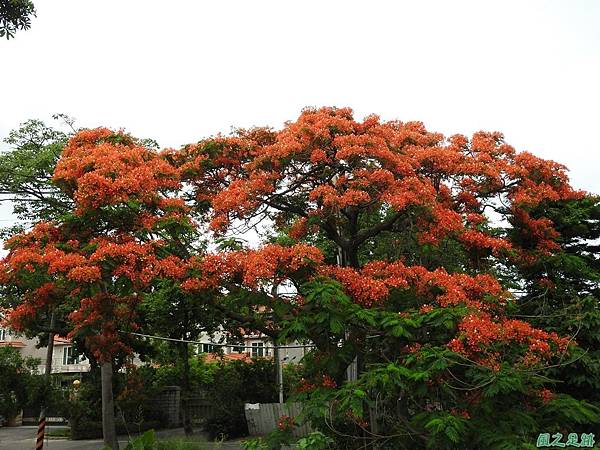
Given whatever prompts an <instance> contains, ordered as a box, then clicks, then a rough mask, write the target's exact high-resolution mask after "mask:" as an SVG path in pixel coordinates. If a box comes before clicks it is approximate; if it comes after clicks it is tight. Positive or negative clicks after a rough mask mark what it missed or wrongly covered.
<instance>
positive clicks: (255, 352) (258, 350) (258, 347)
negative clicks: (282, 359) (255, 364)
mask: <svg viewBox="0 0 600 450" xmlns="http://www.w3.org/2000/svg"><path fill="white" fill-rule="evenodd" d="M252 356H253V357H255V356H265V344H263V343H262V342H253V343H252Z"/></svg>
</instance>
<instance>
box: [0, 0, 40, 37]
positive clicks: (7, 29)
mask: <svg viewBox="0 0 600 450" xmlns="http://www.w3.org/2000/svg"><path fill="white" fill-rule="evenodd" d="M35 16H36V12H35V6H33V2H31V1H30V0H0V37H6V39H10V38H12V37H14V36H15V33H16V32H17V30H28V29H29V28H30V27H31V17H35Z"/></svg>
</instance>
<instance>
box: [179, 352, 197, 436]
mask: <svg viewBox="0 0 600 450" xmlns="http://www.w3.org/2000/svg"><path fill="white" fill-rule="evenodd" d="M179 355H180V357H181V359H182V360H183V361H182V362H183V380H182V386H181V415H182V419H183V431H184V432H185V434H186V436H190V435H192V434H194V427H193V426H192V415H191V411H190V401H189V400H190V394H191V392H190V361H189V357H190V355H189V351H188V343H187V342H180V343H179Z"/></svg>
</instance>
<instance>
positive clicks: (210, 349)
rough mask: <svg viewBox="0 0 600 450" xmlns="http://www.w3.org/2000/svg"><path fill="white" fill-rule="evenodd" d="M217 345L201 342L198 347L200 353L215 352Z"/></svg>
mask: <svg viewBox="0 0 600 450" xmlns="http://www.w3.org/2000/svg"><path fill="white" fill-rule="evenodd" d="M217 348H218V347H217V346H216V345H213V344H202V346H201V347H200V353H216V352H217Z"/></svg>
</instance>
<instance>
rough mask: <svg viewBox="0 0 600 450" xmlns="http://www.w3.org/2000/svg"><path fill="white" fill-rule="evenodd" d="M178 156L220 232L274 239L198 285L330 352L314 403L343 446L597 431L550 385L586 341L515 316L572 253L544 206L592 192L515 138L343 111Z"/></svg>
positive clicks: (584, 407)
mask: <svg viewBox="0 0 600 450" xmlns="http://www.w3.org/2000/svg"><path fill="white" fill-rule="evenodd" d="M170 158H171V159H170V160H171V161H172V162H173V164H174V165H176V166H177V167H179V169H180V170H181V174H182V179H183V180H185V181H186V183H188V184H189V186H190V187H191V188H192V190H191V192H192V193H191V194H189V193H188V194H189V198H188V199H189V200H191V201H192V202H193V203H195V211H196V213H198V214H201V215H203V217H204V218H205V219H206V220H207V221H210V226H211V228H212V229H213V230H214V231H215V232H216V233H224V234H227V233H228V232H229V233H232V232H235V231H236V230H238V229H239V227H240V226H245V227H247V228H253V227H258V226H259V224H270V227H271V231H272V233H271V234H270V237H268V240H269V241H270V242H263V244H265V246H264V247H262V248H259V249H255V250H245V251H239V250H238V251H236V252H225V253H220V254H216V255H212V256H210V257H205V258H202V260H201V261H197V262H196V263H195V266H194V268H193V270H191V271H190V272H189V275H190V277H189V279H188V280H186V281H185V282H184V283H183V284H182V287H183V289H185V290H188V291H191V292H193V291H194V290H197V291H202V290H205V289H207V288H215V287H217V286H221V287H223V286H228V287H227V289H226V290H225V291H222V292H223V299H222V300H221V301H220V304H219V305H220V307H224V305H227V309H228V310H229V311H230V312H232V314H233V313H235V314H237V315H238V316H240V317H239V318H240V320H245V321H246V322H247V323H251V322H253V323H255V324H259V325H260V326H261V328H262V329H263V330H264V332H265V333H268V334H270V335H271V336H272V337H274V338H275V339H278V340H280V341H282V340H289V339H297V340H309V341H311V342H313V343H314V344H315V345H316V349H315V350H314V351H313V352H311V353H310V354H309V355H308V356H307V358H306V359H305V366H306V367H305V370H306V374H305V379H304V381H303V384H302V386H300V388H299V391H300V392H299V394H298V395H299V396H298V399H300V400H302V401H303V402H304V404H305V411H306V412H307V414H308V415H309V416H310V417H312V418H313V419H314V421H315V424H318V426H319V427H320V428H321V429H322V430H323V431H325V432H328V433H330V434H331V435H332V436H333V437H335V438H336V441H337V442H339V443H340V448H354V447H357V448H358V447H361V448H362V446H364V445H365V442H371V443H373V444H374V445H378V446H379V448H420V447H425V446H427V447H435V448H454V447H455V446H457V445H459V446H460V447H461V448H479V447H480V446H487V447H490V448H491V447H496V446H499V445H504V446H505V447H504V448H513V447H514V448H520V446H522V445H525V444H528V443H529V444H530V443H531V442H532V440H534V439H535V436H536V433H538V432H541V431H544V429H543V428H544V427H555V428H552V429H558V428H559V427H563V428H564V427H565V426H568V425H572V426H575V425H576V424H578V423H585V424H590V423H593V422H597V421H598V409H597V408H596V407H594V406H593V405H591V404H589V403H587V402H585V401H583V400H582V401H577V400H575V399H573V398H572V397H570V396H568V395H565V394H559V393H556V392H554V391H555V389H553V386H554V381H556V380H554V381H553V380H552V379H550V378H548V376H547V373H548V370H549V369H550V368H551V367H553V366H554V367H555V366H563V365H565V364H568V363H569V362H570V361H571V360H572V359H573V351H574V348H575V347H576V341H575V340H574V339H573V336H572V335H569V334H563V335H559V334H557V333H555V332H554V331H551V330H544V329H540V328H535V327H534V326H532V325H531V324H530V323H528V322H526V321H523V320H518V319H517V318H515V317H513V315H514V313H515V311H517V309H518V308H519V298H518V295H515V294H514V292H515V289H514V288H515V287H516V286H517V285H518V280H517V278H516V276H515V275H514V273H515V272H514V271H515V270H521V269H522V268H523V267H527V266H531V265H532V264H535V262H536V261H540V260H541V259H542V258H545V257H548V256H549V255H552V254H553V253H555V252H558V251H559V250H560V234H559V232H558V231H557V229H556V227H555V223H554V222H553V220H552V219H551V218H550V217H547V216H545V215H544V214H543V213H540V209H543V208H540V207H541V206H542V205H544V204H546V203H548V202H564V203H565V202H566V203H568V202H577V201H581V200H583V199H585V198H586V196H587V194H585V193H583V192H579V191H576V190H574V189H573V188H572V187H571V186H570V185H569V182H568V178H567V175H566V170H565V168H564V167H563V166H561V165H560V164H557V163H554V162H551V161H546V160H542V159H540V158H538V157H536V156H534V155H532V154H530V153H526V152H521V153H517V152H516V151H515V150H514V149H513V148H512V147H511V146H510V145H508V144H506V143H505V142H504V140H503V137H502V135H501V134H500V133H486V132H479V133H476V134H474V135H473V136H472V137H471V138H467V137H465V136H462V135H455V136H451V137H450V138H446V137H444V136H442V135H441V134H439V133H432V132H429V131H427V130H426V129H425V127H424V126H423V124H421V123H419V122H408V123H402V122H398V121H391V122H382V121H381V120H380V119H379V118H378V117H377V116H369V117H367V118H366V119H365V120H364V121H362V122H360V121H356V120H354V118H353V116H352V111H351V110H349V109H336V108H323V109H307V110H305V111H303V113H302V114H301V115H300V117H299V118H298V120H296V121H295V122H289V123H286V125H285V126H284V128H283V129H282V130H280V131H275V130H272V129H268V128H255V129H250V130H237V131H236V132H235V133H234V134H233V135H231V136H217V137H214V138H210V139H206V140H203V141H200V142H198V143H197V144H192V145H188V146H186V147H184V148H183V149H182V150H181V151H179V152H176V153H173V154H172V155H170ZM515 268H516V269H515ZM510 274H513V277H512V278H511V276H510ZM211 280H213V283H212V285H211ZM521 280H522V279H521ZM286 282H287V283H288V284H289V283H290V282H291V283H292V284H293V285H294V289H291V290H289V289H288V290H287V294H286V295H280V294H278V292H279V291H278V290H277V289H273V286H278V285H282V284H283V283H286ZM269 286H271V289H270V291H269V289H268V287H269ZM253 305H254V306H256V305H261V307H260V308H252V306H253ZM240 312H242V313H243V314H240ZM242 316H243V317H242ZM355 358H356V359H357V360H358V370H359V376H358V380H356V381H351V382H345V381H344V378H345V373H346V369H347V367H348V365H349V364H350V363H351V361H353V360H354V359H355ZM326 405H329V407H326ZM487 447H486V448H487Z"/></svg>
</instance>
